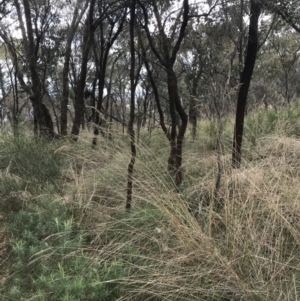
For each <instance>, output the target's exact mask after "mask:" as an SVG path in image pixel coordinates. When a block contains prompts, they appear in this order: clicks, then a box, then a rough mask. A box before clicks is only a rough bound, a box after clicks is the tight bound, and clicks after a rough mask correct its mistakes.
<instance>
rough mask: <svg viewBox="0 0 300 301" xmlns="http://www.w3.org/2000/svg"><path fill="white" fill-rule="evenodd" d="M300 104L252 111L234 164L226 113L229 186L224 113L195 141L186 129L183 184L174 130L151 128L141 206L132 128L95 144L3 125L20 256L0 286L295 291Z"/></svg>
mask: <svg viewBox="0 0 300 301" xmlns="http://www.w3.org/2000/svg"><path fill="white" fill-rule="evenodd" d="M287 110H290V109H289V108H288V109H287ZM294 110H296V109H295V108H294V109H293V110H291V111H287V112H286V111H283V112H280V113H276V112H275V113H276V114H278V115H279V117H278V116H277V117H276V118H275V117H274V116H275V113H274V112H263V113H264V114H265V115H263V113H259V114H258V115H253V116H249V117H248V118H249V119H250V120H248V121H247V122H248V123H247V126H246V133H245V143H244V153H243V154H244V157H243V158H244V161H243V164H242V168H241V169H239V170H232V169H231V167H230V158H231V156H230V133H231V132H232V124H231V122H230V121H226V122H224V130H223V133H222V137H221V138H222V155H221V158H220V162H221V164H222V176H221V186H220V188H219V191H218V194H216V191H215V183H216V177H217V172H218V168H217V156H216V152H215V147H214V139H215V137H216V135H217V131H215V130H214V129H215V126H216V125H215V123H214V122H212V123H211V124H210V123H209V122H208V121H203V122H200V124H199V132H198V135H201V138H200V137H198V138H197V139H196V140H195V141H192V140H191V138H190V137H189V134H188V135H187V140H186V143H185V149H184V155H183V156H184V166H183V169H184V172H185V180H184V183H183V184H182V187H181V188H180V191H179V192H178V191H177V190H176V189H175V186H174V182H173V179H172V176H171V175H170V174H169V172H168V170H167V158H168V152H169V148H168V143H167V141H166V139H165V137H164V136H163V134H162V133H161V131H159V130H154V131H153V132H152V133H151V136H150V135H149V133H147V132H146V131H145V132H144V131H142V132H141V133H140V139H139V144H138V155H137V161H136V165H135V172H134V202H133V208H132V210H131V212H126V211H125V209H124V207H125V199H126V175H127V164H128V162H129V158H130V150H129V140H128V137H127V136H126V135H125V136H123V135H122V134H120V133H119V132H118V131H117V130H116V131H115V132H113V133H112V137H113V140H110V139H108V138H106V137H99V143H98V146H97V147H96V148H95V149H92V147H91V137H90V136H89V134H88V133H86V137H84V138H81V139H80V140H79V141H78V142H77V143H72V142H70V141H56V142H53V143H52V144H49V143H43V142H40V141H38V142H34V141H33V140H32V138H26V139H25V138H22V139H23V141H22V145H23V146H24V147H22V148H20V147H19V148H18V141H15V140H14V139H12V138H11V137H5V136H2V138H1V139H2V140H1V141H3V144H2V145H3V147H2V148H0V156H1V158H3V160H1V177H0V185H1V187H3V188H2V189H3V190H2V189H1V205H0V206H1V207H2V208H4V209H5V208H6V211H5V210H4V209H3V210H2V211H3V212H5V222H2V223H1V225H2V227H3V228H4V227H5V231H6V243H7V245H8V250H9V256H10V257H9V260H8V261H7V262H6V263H5V264H3V265H4V266H5V271H6V272H5V273H4V272H2V274H0V276H1V279H4V280H3V283H4V285H3V288H1V289H0V297H1V300H2V299H3V300H64V301H65V300H78V301H79V300H91V301H92V300H159V301H160V300H178V301H179V300H203V301H208V300H210V301H211V300H215V301H229V300H231V301H235V300H236V301H238V300H239V301H240V300H246V301H257V300H262V301H263V300H286V301H287V300H298V299H299V298H300V260H299V259H300V248H299V247H300V188H299V187H300V186H299V184H298V183H299V182H300V174H299V170H300V169H299V167H300V166H299V165H300V163H299V162H300V161H299V159H300V142H299V140H298V139H297V132H298V130H297V128H298V123H297V122H298V121H297V120H296V118H291V116H296V112H294ZM268 114H270V116H271V117H270V116H269V115H268ZM259 120H263V122H265V125H262V123H261V122H260V121H259ZM254 121H255V122H254ZM299 128H300V127H299ZM264 129H265V131H264ZM292 129H293V130H292ZM254 138H255V139H254ZM1 143H2V142H1ZM10 143H11V144H10ZM33 143H35V144H33ZM13 150H15V152H14V151H13ZM29 154H30V156H29ZM38 156H40V157H38ZM8 158H10V159H8ZM37 159H38V160H37ZM26 160H28V162H27V161H26ZM31 163H34V164H36V165H33V166H32V165H31ZM45 168H48V169H49V173H47V172H45V170H44V169H45ZM39 172H40V174H39ZM24 192H27V193H28V194H27V196H26V197H25V195H22V193H24ZM13 202H16V203H17V205H18V206H13V209H12V208H11V207H9V206H10V204H12V203H13ZM7 208H8V209H7Z"/></svg>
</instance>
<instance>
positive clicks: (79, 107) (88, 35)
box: [71, 0, 96, 140]
mask: <svg viewBox="0 0 300 301" xmlns="http://www.w3.org/2000/svg"><path fill="white" fill-rule="evenodd" d="M95 2H96V0H91V3H90V8H89V13H88V17H87V19H86V22H85V29H84V36H83V53H82V61H81V71H80V76H79V79H78V82H77V85H76V88H75V100H74V109H75V116H74V121H73V127H72V132H71V134H72V136H73V138H74V140H77V139H78V135H79V131H80V126H81V124H82V122H83V118H84V107H85V106H84V89H85V85H86V76H87V64H88V61H89V53H90V48H91V45H92V41H93V35H94V25H93V20H94V7H95Z"/></svg>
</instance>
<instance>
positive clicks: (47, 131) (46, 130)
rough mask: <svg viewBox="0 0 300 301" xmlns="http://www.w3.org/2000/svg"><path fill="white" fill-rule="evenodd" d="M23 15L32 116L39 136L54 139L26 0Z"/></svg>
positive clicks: (25, 0) (24, 0)
mask: <svg viewBox="0 0 300 301" xmlns="http://www.w3.org/2000/svg"><path fill="white" fill-rule="evenodd" d="M23 3H24V14H25V19H26V27H27V35H28V53H27V55H28V62H29V69H30V75H31V81H32V95H31V97H30V100H31V102H32V106H33V108H34V114H35V116H36V121H37V124H38V127H39V131H40V134H41V135H42V136H44V137H48V138H49V137H50V138H51V137H54V127H53V121H52V118H51V115H50V113H49V110H48V109H47V107H46V106H45V105H44V104H43V97H44V88H43V86H42V83H41V80H40V77H39V74H38V72H37V66H36V55H35V53H36V51H35V43H34V35H33V28H32V23H31V11H30V4H29V1H28V0H23Z"/></svg>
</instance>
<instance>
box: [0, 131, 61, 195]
mask: <svg viewBox="0 0 300 301" xmlns="http://www.w3.org/2000/svg"><path fill="white" fill-rule="evenodd" d="M59 146H60V145H59V144H58V143H56V142H51V143H49V141H45V140H43V139H41V138H37V137H32V136H29V137H28V136H26V135H25V134H22V133H19V135H16V136H8V135H3V136H2V137H1V138H0V170H2V171H5V172H6V173H9V174H11V175H14V176H15V177H18V178H20V179H22V181H23V183H27V184H29V186H30V187H31V188H32V189H33V190H36V189H38V188H41V187H45V186H47V185H48V184H49V183H51V184H55V181H56V180H57V179H58V177H59V175H60V171H61V169H62V165H63V156H62V154H61V153H60V152H59V151H57V149H58V148H59ZM0 185H1V184H0Z"/></svg>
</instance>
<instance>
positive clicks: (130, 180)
mask: <svg viewBox="0 0 300 301" xmlns="http://www.w3.org/2000/svg"><path fill="white" fill-rule="evenodd" d="M135 6H136V0H132V1H131V9H130V55H131V65H130V86H131V95H130V116H129V122H128V133H129V136H130V149H131V159H130V162H129V164H128V181H127V198H126V209H127V210H130V208H131V202H132V186H133V169H134V164H135V158H136V145H135V133H134V128H133V125H134V118H135V88H136V85H135V81H134V72H135V49H134V24H135Z"/></svg>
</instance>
